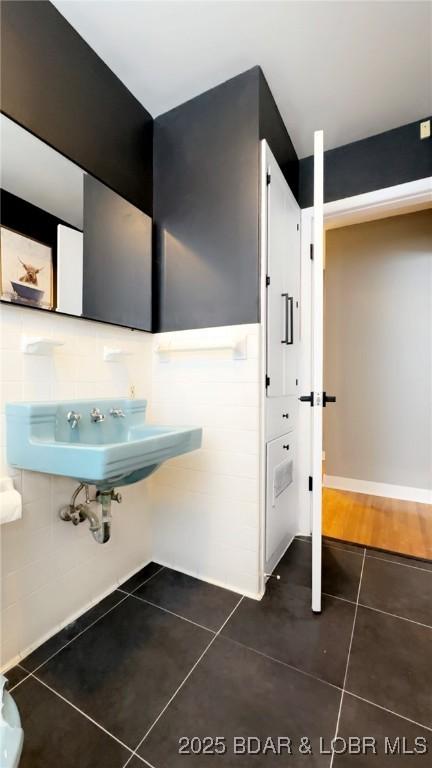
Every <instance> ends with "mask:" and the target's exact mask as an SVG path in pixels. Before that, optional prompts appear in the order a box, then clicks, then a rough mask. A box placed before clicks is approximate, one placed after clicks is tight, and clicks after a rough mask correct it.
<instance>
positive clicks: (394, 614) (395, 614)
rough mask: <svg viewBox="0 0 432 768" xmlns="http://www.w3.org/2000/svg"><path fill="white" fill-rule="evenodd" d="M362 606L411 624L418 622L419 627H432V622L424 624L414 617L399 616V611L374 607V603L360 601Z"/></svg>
mask: <svg viewBox="0 0 432 768" xmlns="http://www.w3.org/2000/svg"><path fill="white" fill-rule="evenodd" d="M359 606H360V608H368V609H369V610H370V611H375V613H383V614H384V616H392V617H393V618H394V619H401V621H409V622H410V624H416V625H417V626H418V627H425V628H426V629H432V625H431V624H423V623H422V622H421V621H415V620H414V619H407V617H406V616H398V614H397V613H390V612H389V611H383V610H382V609H381V608H374V607H373V606H372V605H366V604H365V603H359Z"/></svg>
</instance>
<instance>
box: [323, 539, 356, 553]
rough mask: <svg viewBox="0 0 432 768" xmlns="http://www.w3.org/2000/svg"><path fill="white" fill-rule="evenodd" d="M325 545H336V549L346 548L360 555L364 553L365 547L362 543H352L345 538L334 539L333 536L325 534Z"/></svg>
mask: <svg viewBox="0 0 432 768" xmlns="http://www.w3.org/2000/svg"><path fill="white" fill-rule="evenodd" d="M322 543H323V547H334V548H335V549H346V550H347V552H355V553H357V554H358V555H362V554H363V551H364V547H363V546H362V545H361V544H352V543H351V542H349V541H344V540H343V539H332V538H331V536H323V538H322Z"/></svg>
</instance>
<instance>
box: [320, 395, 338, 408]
mask: <svg viewBox="0 0 432 768" xmlns="http://www.w3.org/2000/svg"><path fill="white" fill-rule="evenodd" d="M335 402H336V396H335V395H328V394H327V392H323V408H325V407H326V405H327V403H335Z"/></svg>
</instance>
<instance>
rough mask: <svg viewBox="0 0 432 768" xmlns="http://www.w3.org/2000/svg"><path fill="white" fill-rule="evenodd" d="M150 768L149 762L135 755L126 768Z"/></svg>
mask: <svg viewBox="0 0 432 768" xmlns="http://www.w3.org/2000/svg"><path fill="white" fill-rule="evenodd" d="M146 766H147V768H148V763H144V762H143V761H142V760H140V758H139V757H137V756H136V755H134V757H133V758H132V760H131V761H130V762H129V763H128V764H127V766H126V768H146Z"/></svg>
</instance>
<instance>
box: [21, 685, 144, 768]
mask: <svg viewBox="0 0 432 768" xmlns="http://www.w3.org/2000/svg"><path fill="white" fill-rule="evenodd" d="M13 696H14V699H15V701H16V704H17V706H18V709H19V711H20V716H21V724H22V727H23V729H24V747H23V753H22V756H21V760H20V768H60V766H61V768H77V766H79V768H123V765H124V764H125V762H126V760H127V759H128V756H129V752H128V751H127V750H126V749H125V748H124V747H122V745H121V744H119V743H118V742H117V741H115V740H114V739H112V738H111V737H110V736H109V735H108V734H107V733H105V732H104V731H102V730H101V729H100V728H98V727H97V725H94V723H91V722H90V720H87V718H86V717H83V715H81V714H80V713H79V712H77V711H76V709H74V708H73V707H71V706H69V704H67V703H66V702H65V701H63V700H62V699H60V698H59V697H58V696H56V695H55V694H54V693H52V691H49V690H48V689H47V688H45V686H44V685H42V684H41V683H39V682H38V681H37V680H35V679H34V678H30V677H29V678H28V679H27V680H25V681H24V682H23V683H22V685H20V686H18V688H16V690H15V691H14V694H13Z"/></svg>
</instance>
